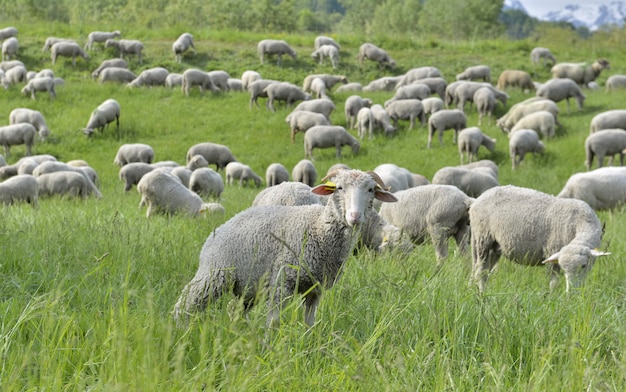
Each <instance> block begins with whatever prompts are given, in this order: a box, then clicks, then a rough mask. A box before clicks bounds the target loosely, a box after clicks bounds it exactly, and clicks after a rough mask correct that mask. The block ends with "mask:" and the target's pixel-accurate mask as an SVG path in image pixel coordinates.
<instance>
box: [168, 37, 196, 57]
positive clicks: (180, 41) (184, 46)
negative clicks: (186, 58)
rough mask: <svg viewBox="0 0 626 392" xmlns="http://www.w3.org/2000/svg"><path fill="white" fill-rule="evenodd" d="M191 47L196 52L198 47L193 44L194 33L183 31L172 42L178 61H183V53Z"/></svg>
mask: <svg viewBox="0 0 626 392" xmlns="http://www.w3.org/2000/svg"><path fill="white" fill-rule="evenodd" d="M189 48H191V49H192V50H193V52H194V53H195V52H196V47H195V46H194V44H193V35H191V34H189V33H182V34H181V35H180V36H179V37H178V38H177V39H176V41H174V43H173V44H172V51H173V52H174V58H175V59H176V62H177V63H182V61H183V53H184V52H186V51H187V50H188V49H189Z"/></svg>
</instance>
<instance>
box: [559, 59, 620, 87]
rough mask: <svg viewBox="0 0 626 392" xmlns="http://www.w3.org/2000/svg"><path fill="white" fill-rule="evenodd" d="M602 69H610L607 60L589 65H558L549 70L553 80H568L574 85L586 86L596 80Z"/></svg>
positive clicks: (600, 60)
mask: <svg viewBox="0 0 626 392" xmlns="http://www.w3.org/2000/svg"><path fill="white" fill-rule="evenodd" d="M604 69H611V64H610V63H609V61H608V60H605V59H599V60H596V61H594V62H593V64H591V65H587V63H558V64H555V65H554V67H552V69H551V70H550V72H552V77H553V78H568V79H571V80H573V81H574V82H575V83H576V84H579V85H581V86H587V85H589V83H591V82H593V81H595V80H596V78H597V77H598V76H599V75H600V72H602V70H604Z"/></svg>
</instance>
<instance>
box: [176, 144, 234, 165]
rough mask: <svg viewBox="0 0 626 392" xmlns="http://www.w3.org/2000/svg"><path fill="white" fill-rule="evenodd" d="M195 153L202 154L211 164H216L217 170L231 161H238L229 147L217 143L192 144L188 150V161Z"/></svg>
mask: <svg viewBox="0 0 626 392" xmlns="http://www.w3.org/2000/svg"><path fill="white" fill-rule="evenodd" d="M194 155H202V156H203V157H204V159H206V161H207V162H208V164H209V165H215V166H216V169H217V171H220V170H221V169H224V168H225V167H226V165H228V164H229V163H231V162H236V161H237V159H235V156H234V155H233V154H232V152H230V149H229V148H228V147H226V146H224V145H222V144H217V143H209V142H206V143H198V144H195V145H193V146H191V147H190V148H189V150H188V151H187V162H189V161H190V160H191V158H192V157H193V156H194Z"/></svg>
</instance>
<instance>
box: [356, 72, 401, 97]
mask: <svg viewBox="0 0 626 392" xmlns="http://www.w3.org/2000/svg"><path fill="white" fill-rule="evenodd" d="M401 79H402V76H383V77H382V78H378V79H375V80H372V81H371V82H369V83H368V84H367V85H366V86H364V87H363V91H365V92H368V93H370V92H374V91H393V90H395V88H396V86H397V85H398V83H399V82H400V80H401Z"/></svg>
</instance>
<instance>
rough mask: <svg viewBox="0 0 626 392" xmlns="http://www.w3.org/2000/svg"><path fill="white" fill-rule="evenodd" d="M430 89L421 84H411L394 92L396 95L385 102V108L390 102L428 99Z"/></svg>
mask: <svg viewBox="0 0 626 392" xmlns="http://www.w3.org/2000/svg"><path fill="white" fill-rule="evenodd" d="M430 94H431V92H430V87H428V86H427V85H425V84H422V83H413V84H409V85H408V86H402V87H400V88H398V89H397V90H396V93H395V94H394V95H393V97H391V99H389V100H387V101H386V102H385V107H387V106H388V105H389V104H390V103H391V102H394V101H399V100H403V99H420V100H421V99H426V98H428V97H430Z"/></svg>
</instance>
